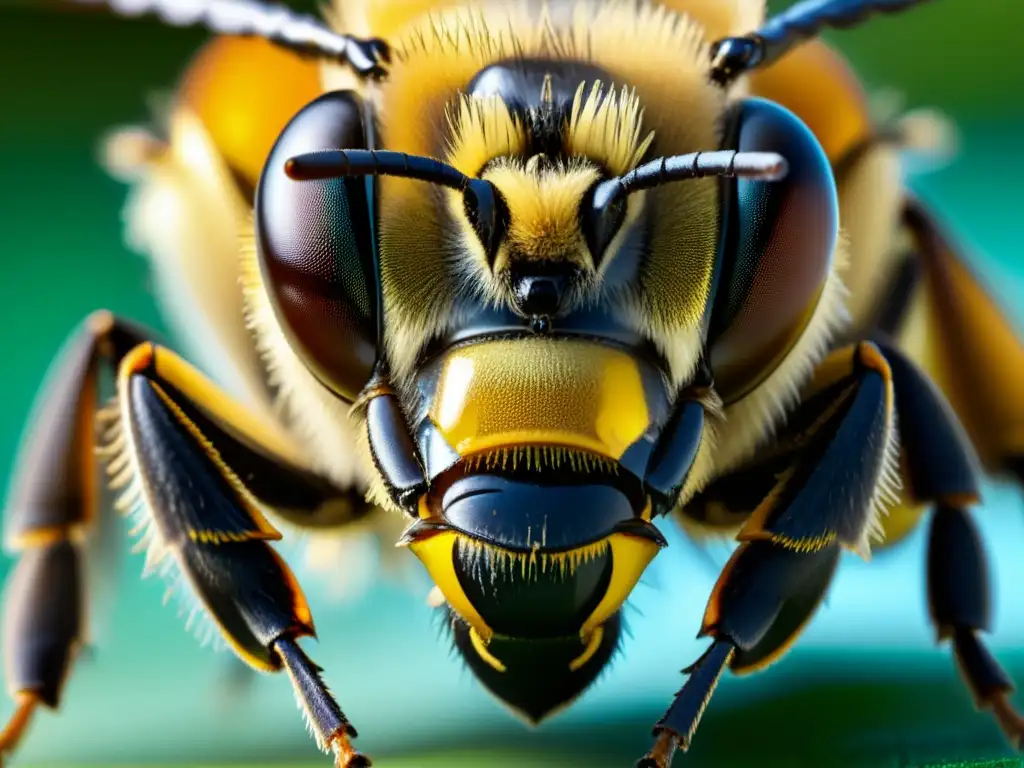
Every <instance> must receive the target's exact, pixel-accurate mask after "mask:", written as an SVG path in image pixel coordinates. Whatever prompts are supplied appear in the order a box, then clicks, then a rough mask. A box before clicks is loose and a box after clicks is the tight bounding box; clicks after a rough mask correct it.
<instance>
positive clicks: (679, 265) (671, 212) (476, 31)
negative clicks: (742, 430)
mask: <svg viewBox="0 0 1024 768" xmlns="http://www.w3.org/2000/svg"><path fill="white" fill-rule="evenodd" d="M374 7H375V6H372V5H371V6H367V8H369V9H370V11H369V12H370V13H371V15H372V13H373V12H374V10H373V9H374ZM417 7H419V6H417ZM532 8H533V9H534V10H533V12H532V13H531V10H530V9H531V4H530V3H526V4H523V3H518V4H510V5H506V4H490V3H485V4H481V5H470V6H466V7H459V8H454V9H441V10H438V11H437V13H436V14H434V15H432V16H430V17H429V18H428V17H423V16H418V17H416V18H415V19H413V18H412V17H411V16H410V17H409V18H408V19H407V21H408V24H397V23H396V26H395V27H394V29H395V30H398V29H399V28H401V30H402V32H401V34H398V35H397V37H393V38H392V40H391V43H392V45H393V53H392V65H391V68H390V77H389V78H388V80H387V81H385V82H384V83H381V84H379V85H373V86H368V90H367V95H368V96H369V97H370V98H371V99H372V100H373V102H374V103H375V106H376V109H377V111H378V114H379V116H380V118H381V125H382V130H381V134H382V135H381V140H382V143H383V145H384V146H386V147H387V148H388V149H392V150H396V151H401V152H408V153H410V154H418V155H425V156H431V157H441V156H444V155H445V153H446V152H453V153H454V154H453V155H451V156H452V157H454V158H456V159H457V160H458V162H459V163H460V164H462V165H463V167H464V169H469V168H470V167H471V165H474V164H477V163H479V161H480V160H481V159H484V158H488V157H493V154H494V152H495V151H496V149H497V150H498V151H500V149H501V146H500V145H502V144H503V143H508V144H510V145H516V144H517V142H518V136H519V133H518V131H517V130H513V127H512V126H511V125H510V124H509V121H508V120H507V119H505V118H503V117H502V115H501V114H500V111H499V110H496V109H494V108H490V109H481V110H479V112H478V113H477V114H476V115H475V116H473V115H470V114H467V115H466V118H467V120H463V118H462V116H461V114H460V117H459V119H458V121H457V122H458V123H459V126H460V131H459V133H458V135H457V137H456V136H453V135H452V133H451V124H450V122H455V121H454V120H451V121H450V118H451V117H452V113H453V105H454V109H455V110H458V111H460V113H461V110H463V109H464V108H463V107H461V106H459V104H458V101H457V100H458V99H459V98H460V93H461V91H462V90H463V89H464V88H465V86H466V84H467V83H468V82H469V81H470V80H471V79H472V78H473V76H474V75H475V74H476V73H477V72H479V71H480V70H481V69H483V68H484V67H485V66H487V65H488V64H490V63H493V62H496V61H500V60H503V59H507V58H510V57H515V56H532V57H547V58H551V59H553V60H559V59H573V60H583V61H591V62H594V63H596V64H598V65H599V66H601V67H602V68H604V69H605V70H607V71H608V72H609V74H610V76H611V78H612V79H613V80H614V81H615V82H621V83H628V84H629V85H630V87H631V91H630V92H629V95H625V96H624V95H623V94H622V93H621V92H620V93H619V96H618V98H617V99H612V100H609V102H608V106H607V107H604V108H602V109H596V108H595V106H596V104H595V102H594V101H592V100H590V99H589V97H588V99H587V100H585V101H584V103H583V104H580V105H578V109H577V110H576V115H575V116H576V126H575V129H574V131H573V138H574V142H575V146H579V147H584V146H585V147H587V149H588V151H592V150H594V147H595V145H596V144H597V143H598V139H600V138H601V137H602V136H603V137H605V138H607V135H608V133H607V131H608V130H609V126H610V125H611V123H612V122H613V121H614V122H616V123H621V120H615V119H614V118H615V117H616V116H618V117H619V118H621V117H623V116H624V117H625V118H626V120H625V123H622V124H624V125H625V129H624V130H623V131H621V132H620V133H619V134H618V135H617V137H616V138H615V141H613V142H612V144H610V145H609V144H603V145H602V148H601V152H602V154H600V155H599V156H598V160H599V161H600V160H601V159H604V160H607V161H610V164H615V165H617V166H619V167H624V166H625V165H626V164H628V163H629V162H634V161H635V159H636V158H637V157H638V156H639V154H640V153H641V152H642V149H643V147H644V141H643V140H641V138H640V137H641V135H642V134H638V133H637V128H638V125H639V121H640V106H641V105H642V106H643V124H644V128H645V129H646V131H647V132H648V133H650V132H653V134H654V137H655V138H654V144H655V145H656V149H657V151H658V153H659V154H681V153H685V152H691V151H697V150H706V149H709V148H716V147H717V146H718V143H719V137H720V128H721V126H720V121H721V117H722V114H723V112H724V109H725V105H726V96H725V94H723V93H722V92H721V91H720V89H718V88H716V87H715V86H714V85H713V84H712V83H710V82H709V80H708V78H707V66H708V38H707V36H706V35H705V33H704V31H703V29H702V27H701V25H700V23H699V21H698V20H695V19H692V18H689V17H687V16H683V15H679V14H676V13H673V12H672V11H670V10H668V9H666V8H664V7H662V6H659V5H656V4H653V3H639V4H638V3H635V2H626V1H625V0H613V1H612V2H607V3H591V2H578V3H575V4H572V5H570V4H567V3H562V4H558V3H556V4H553V5H552V6H551V7H550V8H549V10H548V11H547V12H541V13H537V12H536V8H537V4H533V5H532ZM378 10H379V9H378ZM716 18H717V17H716ZM396 34H397V33H396ZM612 105H614V106H615V109H614V110H613V109H612ZM472 109H473V107H469V110H470V111H471V110H472ZM478 109H479V108H478ZM604 109H608V110H609V111H607V112H605V111H604ZM680 115H686V116H687V119H685V120H680V119H679V116H680ZM605 120H608V122H607V123H606V122H605ZM473 123H475V124H477V125H478V126H479V125H484V126H487V125H488V124H490V125H491V127H493V128H495V129H497V130H492V131H491V132H490V134H491V135H490V136H489V137H480V138H479V141H474V140H472V139H471V138H470V137H469V135H468V133H467V132H466V130H464V129H465V126H467V125H470V124H473ZM506 129H507V130H506ZM613 135H614V132H613ZM508 139H511V141H510V142H509V141H507V140H508ZM652 146H653V145H652ZM626 158H628V159H626ZM451 201H452V198H451V196H450V194H448V193H446V192H444V191H439V190H436V189H432V188H429V187H426V186H425V185H424V184H423V183H421V182H416V181H412V180H408V179H400V178H383V179H381V180H380V208H379V210H380V214H381V226H380V233H379V237H380V244H381V278H382V288H383V293H384V302H385V306H386V308H387V312H388V329H387V339H386V344H387V348H388V353H389V355H390V356H391V359H392V361H393V364H394V369H393V374H394V375H395V378H396V383H397V384H398V385H399V386H400V387H403V388H404V387H408V383H409V376H410V374H411V370H412V366H413V364H414V362H415V359H416V356H417V354H418V352H419V350H420V349H421V348H422V345H423V344H424V343H426V341H427V340H428V339H429V338H430V337H433V336H436V335H437V334H440V333H443V332H444V331H445V330H447V329H448V328H450V327H451V325H452V323H453V321H454V318H453V311H454V308H453V303H452V298H451V297H452V296H455V295H459V294H460V289H461V291H462V292H463V293H464V291H465V289H466V288H467V286H468V287H469V288H470V289H475V290H477V291H481V292H482V294H481V295H482V296H483V297H484V298H486V293H487V291H486V282H485V281H481V280H479V278H478V277H476V276H473V275H469V276H467V272H466V269H465V262H470V263H472V262H473V259H472V258H470V259H467V258H466V256H467V255H470V256H471V254H467V253H466V244H465V240H466V238H464V237H463V233H464V231H465V230H464V224H465V222H464V220H463V219H462V217H461V214H460V210H459V208H460V206H456V210H455V211H454V212H453V210H452V205H451ZM643 204H644V205H645V206H647V207H650V206H655V207H656V213H655V215H654V216H653V217H652V219H653V221H654V224H653V231H652V233H651V240H652V243H651V244H652V247H651V257H650V264H649V268H648V269H646V270H645V280H646V284H645V285H644V286H643V288H642V290H641V291H640V294H639V295H636V296H633V295H631V296H626V297H623V302H622V311H623V314H624V315H625V316H626V317H627V318H629V319H632V320H633V321H634V324H635V325H636V326H637V330H638V331H640V332H642V333H645V334H646V335H647V336H649V337H651V338H652V339H653V340H654V341H655V343H656V344H657V345H658V346H659V347H660V348H662V350H663V351H664V352H665V353H666V356H667V357H668V358H669V359H670V360H674V361H678V363H679V368H678V371H676V370H674V371H673V379H676V380H681V379H682V378H684V377H685V376H686V375H687V374H688V373H689V372H690V371H691V370H692V366H693V365H694V364H695V357H694V355H695V350H696V349H697V348H698V347H699V338H697V337H695V334H697V335H698V336H699V332H698V330H697V327H698V325H699V322H700V318H701V315H702V312H703V308H704V304H705V303H706V300H707V297H708V295H709V290H710V280H711V273H712V269H713V261H714V252H715V244H716V241H717V227H718V213H717V204H718V198H717V182H716V180H714V179H703V180H696V181H689V182H686V183H685V184H677V185H670V186H669V187H666V188H664V189H659V190H654V191H651V192H649V193H647V194H646V195H644V199H643ZM631 207H633V206H631ZM634 214H635V211H634ZM472 247H473V246H472V245H471V246H470V248H472ZM478 255H479V254H478ZM478 298H480V296H478Z"/></svg>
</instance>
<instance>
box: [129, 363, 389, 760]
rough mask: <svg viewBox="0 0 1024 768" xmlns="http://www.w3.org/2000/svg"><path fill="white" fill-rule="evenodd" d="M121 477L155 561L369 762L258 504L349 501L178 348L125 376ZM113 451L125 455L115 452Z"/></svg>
mask: <svg viewBox="0 0 1024 768" xmlns="http://www.w3.org/2000/svg"><path fill="white" fill-rule="evenodd" d="M118 391H119V408H120V416H121V426H122V438H123V441H122V442H123V447H122V450H123V453H122V454H121V456H122V459H121V461H122V462H123V463H124V469H123V470H122V472H123V476H124V478H130V480H129V483H130V485H129V486H128V490H126V491H125V495H124V496H123V497H122V502H121V503H122V504H123V505H126V506H127V505H130V506H132V507H133V511H134V512H135V515H136V517H137V519H138V521H139V529H141V532H142V535H143V540H144V541H145V544H146V547H147V554H146V562H147V567H149V568H154V567H158V566H160V567H161V568H162V569H164V570H166V571H167V572H170V573H172V574H173V573H177V574H179V575H180V582H181V583H183V584H184V585H185V586H186V587H187V588H188V589H189V591H190V592H192V593H193V594H194V595H195V596H196V597H197V598H198V600H199V602H200V604H201V606H202V608H203V609H205V611H206V612H207V613H208V615H209V616H210V617H211V618H212V619H213V620H214V621H215V623H216V625H217V628H218V629H219V630H220V632H221V634H222V635H223V636H224V638H225V639H226V640H227V642H228V644H229V645H230V646H231V648H232V649H233V650H234V652H235V653H236V654H237V655H238V656H239V657H240V658H241V659H242V660H243V661H245V662H246V663H248V664H249V665H250V666H252V667H254V668H255V669H258V670H262V671H265V672H275V671H279V670H281V669H284V670H285V671H286V672H287V673H288V676H289V678H290V679H291V681H292V684H293V686H294V688H295V692H296V694H297V697H298V700H299V702H300V703H301V705H302V707H303V709H304V711H305V715H306V717H307V720H308V723H309V726H310V728H311V730H312V732H313V734H314V736H315V737H316V740H317V743H318V746H319V747H320V748H321V749H322V750H324V751H328V750H332V751H333V752H334V753H335V755H336V758H337V761H336V764H337V765H338V766H339V767H340V768H358V767H359V766H367V765H369V764H370V761H369V760H368V759H367V758H366V757H365V756H363V755H361V754H360V753H358V752H356V751H355V749H354V748H353V747H352V744H351V739H352V738H353V737H354V736H355V735H356V732H355V729H354V728H353V727H352V726H351V724H350V723H349V722H348V720H347V718H346V717H345V715H344V713H343V712H342V710H341V708H340V707H339V706H338V704H337V703H336V702H335V700H334V698H333V696H332V695H331V693H330V692H329V691H328V690H327V688H326V686H325V685H324V682H323V680H322V679H321V677H320V670H319V668H318V667H317V666H316V665H315V664H314V663H313V662H312V661H311V660H310V659H309V658H308V657H307V656H306V654H305V653H304V652H303V651H302V649H301V648H300V647H299V645H298V643H297V642H296V641H297V640H298V639H299V638H301V637H304V636H315V630H314V628H313V618H312V616H311V614H310V610H309V606H308V604H307V603H306V599H305V597H304V596H303V594H302V590H301V588H300V587H299V585H298V583H297V582H296V580H295V577H294V576H293V575H292V573H291V571H290V569H289V568H288V566H287V565H286V564H285V562H284V561H283V560H282V559H281V557H280V556H279V555H278V554H277V553H276V552H275V551H274V549H272V548H271V547H270V546H269V544H268V543H267V542H268V541H272V540H277V539H279V538H280V537H281V536H280V534H279V533H278V532H277V531H276V530H275V529H274V528H273V527H272V526H271V525H270V523H269V522H268V521H267V520H266V518H265V517H264V516H263V513H262V511H261V507H263V506H266V507H270V508H272V509H274V510H275V511H277V510H279V509H280V510H286V514H287V515H288V516H289V517H293V518H295V517H298V516H300V515H299V512H300V511H309V510H314V509H316V510H323V509H325V508H328V507H329V506H330V505H332V504H341V505H342V506H343V507H344V508H345V509H346V510H349V511H351V508H350V507H351V500H350V499H349V498H348V497H347V495H346V494H343V493H337V492H335V493H333V494H332V493H331V492H330V490H331V486H330V484H329V483H327V482H326V481H324V480H322V479H318V478H316V476H315V475H312V474H311V473H308V472H306V471H304V470H302V469H301V468H299V467H297V466H295V465H294V464H291V463H290V462H289V461H287V460H286V459H285V457H283V456H281V455H279V454H278V455H275V453H274V452H273V449H272V437H273V436H271V435H268V434H264V433H262V432H261V431H260V429H258V428H255V427H254V422H252V421H251V420H248V419H246V418H245V414H244V413H243V412H242V411H241V409H240V407H239V406H237V405H236V404H234V403H233V402H232V401H230V400H228V399H227V398H226V396H225V395H224V394H223V393H221V392H220V391H219V390H218V389H217V388H216V387H215V386H214V385H213V384H212V383H211V382H209V381H207V380H205V379H204V378H203V377H202V376H201V375H200V374H199V373H198V372H197V371H195V370H194V369H192V368H190V367H189V366H188V365H187V364H185V363H184V362H183V361H181V360H180V359H179V358H177V357H176V356H174V355H173V354H172V353H170V352H169V351H167V350H165V349H162V348H160V347H156V346H154V345H152V344H144V345H141V346H139V347H138V348H136V349H135V350H134V351H133V352H132V353H131V354H130V355H129V356H128V357H127V358H126V359H125V360H124V362H123V363H122V364H121V368H120V372H119V376H118ZM115 461H116V459H115Z"/></svg>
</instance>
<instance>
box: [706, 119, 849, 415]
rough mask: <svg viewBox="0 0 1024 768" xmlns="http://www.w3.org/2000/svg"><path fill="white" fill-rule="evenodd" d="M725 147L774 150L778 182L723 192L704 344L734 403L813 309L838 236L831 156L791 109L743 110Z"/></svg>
mask: <svg viewBox="0 0 1024 768" xmlns="http://www.w3.org/2000/svg"><path fill="white" fill-rule="evenodd" d="M726 148H727V149H738V150H740V151H743V152H777V153H778V154H779V155H781V156H782V157H784V158H785V159H786V162H787V165H788V169H789V170H788V173H787V174H786V176H785V177H784V178H782V179H781V180H778V181H772V182H765V181H755V180H750V179H737V180H736V181H735V182H732V183H730V184H729V185H728V186H727V187H726V190H727V192H726V200H725V207H724V211H725V213H724V215H725V223H724V226H725V229H724V235H723V236H724V238H725V242H724V250H723V255H722V263H721V267H720V268H721V272H720V281H719V287H718V291H717V294H716V296H715V305H714V311H713V314H712V316H711V325H710V328H709V335H708V343H709V347H710V350H711V368H712V370H713V371H714V377H715V385H716V388H717V389H718V392H719V394H720V396H721V397H722V399H723V400H724V401H725V402H726V403H729V402H735V401H736V400H738V399H739V398H740V397H742V396H743V395H744V394H746V393H747V392H749V391H750V390H752V389H753V388H754V387H756V386H757V385H758V384H760V383H761V382H762V381H764V379H765V378H767V377H768V376H769V375H770V374H771V373H772V371H774V370H775V368H776V367H777V366H778V365H779V363H780V362H781V361H782V359H783V358H784V357H785V355H786V354H787V353H788V352H789V351H790V350H791V349H792V347H793V345H794V344H796V342H797V340H798V339H799V338H800V336H801V334H802V333H803V330H804V328H805V327H806V325H807V323H808V322H809V320H810V317H811V314H812V313H813V311H814V309H815V307H816V306H817V302H818V298H819V296H820V295H821V291H822V288H823V287H824V285H825V280H826V278H827V277H828V274H829V271H830V269H831V265H832V258H833V254H834V251H835V247H836V242H837V239H838V233H839V202H838V195H837V192H836V184H835V179H834V178H833V175H832V168H831V165H830V164H829V161H828V158H827V157H826V156H825V152H824V150H822V148H821V146H820V145H819V143H818V141H817V139H816V138H815V137H814V134H813V133H811V131H810V129H809V128H808V127H807V126H806V125H804V123H803V122H801V121H800V119H799V118H798V117H797V116H796V115H794V114H793V113H792V112H790V111H789V110H787V109H785V108H783V107H781V106H779V105H778V104H775V103H773V102H770V101H765V100H763V99H749V100H747V101H746V102H744V103H743V104H742V105H740V107H739V109H738V111H737V113H736V120H735V122H734V124H733V135H732V137H731V142H730V144H729V145H727V147H726Z"/></svg>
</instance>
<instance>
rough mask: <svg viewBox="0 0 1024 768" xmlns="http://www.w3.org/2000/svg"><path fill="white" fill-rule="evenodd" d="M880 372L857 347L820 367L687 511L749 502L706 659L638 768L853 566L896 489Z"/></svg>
mask: <svg viewBox="0 0 1024 768" xmlns="http://www.w3.org/2000/svg"><path fill="white" fill-rule="evenodd" d="M895 446H896V432H895V423H894V418H893V389H892V379H891V373H890V370H889V366H888V364H887V363H886V361H885V359H884V358H883V357H882V355H881V353H880V352H879V350H878V348H877V347H875V346H874V345H872V344H859V345H856V346H852V347H848V348H846V349H843V350H840V351H838V352H836V353H834V354H833V355H831V356H830V357H829V358H828V359H826V360H825V361H824V362H823V363H822V364H821V366H819V368H818V370H817V373H816V375H815V379H814V381H813V383H812V385H811V387H810V390H809V393H808V394H807V396H806V397H805V399H804V401H803V402H802V404H801V405H800V407H799V408H798V409H797V411H796V412H795V413H794V414H793V415H792V416H791V418H790V420H789V423H788V426H787V427H786V429H785V430H783V431H782V432H781V433H780V435H779V437H778V439H777V441H776V443H775V445H774V446H772V447H770V448H768V449H766V450H764V451H762V452H760V453H759V454H758V455H757V456H756V457H755V458H754V459H752V460H751V461H750V462H748V463H747V465H745V466H743V467H740V468H739V469H737V470H736V471H735V472H733V473H730V474H729V475H728V476H727V477H725V478H722V479H720V480H719V481H718V482H716V483H714V484H712V485H711V486H709V487H708V488H707V489H706V490H705V492H704V493H702V494H701V495H700V496H698V497H697V498H696V499H694V501H693V502H692V504H691V506H695V507H698V508H699V507H701V506H702V505H709V504H722V503H728V504H730V505H732V506H735V505H736V504H737V493H736V489H737V488H739V489H742V491H741V493H742V496H743V497H745V498H747V499H753V498H755V497H756V499H757V501H755V502H753V503H752V504H751V506H752V507H754V509H753V512H752V514H751V515H750V517H749V519H748V520H747V523H746V525H745V526H744V527H743V529H742V530H741V531H740V533H739V534H738V536H737V539H738V540H739V541H740V542H741V544H740V546H739V548H738V549H737V550H736V551H735V552H734V553H733V556H732V557H731V558H730V560H729V562H728V563H727V564H726V566H725V568H724V569H723V571H722V574H721V575H720V577H719V579H718V582H717V583H716V585H715V587H714V590H713V591H712V594H711V598H710V600H709V602H708V606H707V609H706V611H705V614H704V620H703V624H702V626H701V631H700V635H701V636H707V637H711V638H712V639H713V643H712V645H711V647H710V649H709V650H708V651H707V652H706V653H705V654H704V655H703V656H702V657H701V658H700V659H699V660H698V661H697V662H696V663H695V664H694V665H693V666H691V667H690V668H689V669H688V670H686V672H687V673H689V678H688V679H687V681H686V684H685V685H684V686H683V688H682V689H681V690H680V691H679V693H677V694H676V697H675V700H674V701H673V702H672V705H671V706H670V707H669V709H668V711H667V712H666V713H665V715H664V716H663V717H662V719H661V720H660V721H659V722H658V723H657V725H655V727H654V737H655V744H654V747H653V748H652V749H651V751H650V752H648V754H647V755H646V756H645V757H644V758H643V759H641V760H640V762H639V763H638V768H668V766H670V765H671V763H672V758H673V756H674V754H675V752H676V750H677V749H682V750H684V751H685V750H686V749H688V748H689V745H690V742H691V740H692V738H693V735H694V733H695V731H696V730H697V726H698V725H699V723H700V719H701V717H702V715H703V713H704V710H705V708H706V707H707V704H708V702H709V701H710V698H711V695H712V693H713V692H714V689H715V686H716V684H717V683H718V680H719V678H720V677H721V675H722V673H723V671H724V670H725V668H726V667H727V666H728V667H730V668H731V669H732V670H733V671H734V672H737V673H745V672H752V671H756V670H758V669H761V668H763V667H764V666H766V665H768V664H770V663H771V662H773V661H775V660H776V659H778V658H779V657H780V656H781V655H782V654H783V653H784V652H785V651H786V650H787V649H788V648H789V647H790V646H791V645H792V643H793V642H794V641H795V640H796V638H797V636H798V635H799V634H800V632H801V630H802V629H803V628H804V626H806V624H807V622H808V621H809V619H810V618H811V616H812V615H813V613H814V612H815V610H816V609H817V607H818V605H819V604H820V603H821V600H822V598H823V597H824V595H825V593H826V591H827V589H828V587H829V585H830V584H831V581H832V577H833V574H834V573H835V570H836V566H837V565H838V562H839V555H840V552H841V550H842V549H843V548H846V549H851V550H854V551H857V552H859V553H861V554H862V555H864V556H867V555H868V552H869V539H870V536H871V535H872V533H877V531H878V529H879V526H878V521H877V516H878V512H879V506H880V503H881V502H882V499H883V497H884V496H885V495H886V491H887V490H890V489H891V486H892V485H893V484H895V483H896V482H898V476H897V474H896V466H895Z"/></svg>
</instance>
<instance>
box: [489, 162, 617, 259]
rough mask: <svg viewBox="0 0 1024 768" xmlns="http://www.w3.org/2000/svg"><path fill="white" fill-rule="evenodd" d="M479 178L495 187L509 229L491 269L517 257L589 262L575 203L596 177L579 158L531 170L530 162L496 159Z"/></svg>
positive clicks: (595, 170) (590, 168)
mask: <svg viewBox="0 0 1024 768" xmlns="http://www.w3.org/2000/svg"><path fill="white" fill-rule="evenodd" d="M484 178H486V179H487V180H488V181H490V182H491V183H492V184H494V186H495V187H497V188H498V191H499V192H500V193H501V195H502V197H503V198H504V200H505V203H506V205H507V206H508V210H509V228H508V234H507V236H506V238H505V242H504V243H503V245H502V247H501V249H500V250H499V252H498V254H497V256H496V258H495V260H494V271H495V272H498V271H500V270H501V269H502V268H503V267H505V266H507V264H508V261H509V259H510V257H511V255H512V254H513V253H514V254H515V256H516V258H520V259H529V260H539V261H554V260H562V259H565V260H569V261H572V262H574V263H577V264H579V265H580V266H584V267H585V266H587V265H588V264H589V263H590V260H589V256H588V255H587V254H588V251H587V244H586V241H585V240H584V238H583V233H582V232H581V231H580V205H581V203H582V201H583V197H584V195H585V194H586V193H587V190H589V189H590V187H591V185H593V184H594V182H596V181H597V180H598V178H599V174H598V171H597V169H596V168H594V167H592V166H588V165H585V164H584V163H582V162H571V163H570V164H568V165H566V166H562V167H558V166H554V167H547V168H544V169H543V170H536V169H535V168H534V167H533V164H531V163H526V164H522V163H517V162H514V161H511V160H501V161H498V162H497V163H495V165H494V166H493V168H491V169H488V171H487V173H485V174H484Z"/></svg>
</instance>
